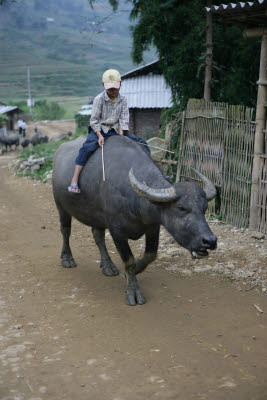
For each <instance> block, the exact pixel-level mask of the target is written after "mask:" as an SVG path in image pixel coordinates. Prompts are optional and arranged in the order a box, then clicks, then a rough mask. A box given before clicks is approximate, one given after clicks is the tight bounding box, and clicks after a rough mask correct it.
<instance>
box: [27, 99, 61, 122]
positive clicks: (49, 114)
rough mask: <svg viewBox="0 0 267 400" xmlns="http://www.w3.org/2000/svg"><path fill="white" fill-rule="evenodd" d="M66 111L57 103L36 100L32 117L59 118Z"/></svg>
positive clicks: (42, 118)
mask: <svg viewBox="0 0 267 400" xmlns="http://www.w3.org/2000/svg"><path fill="white" fill-rule="evenodd" d="M65 113H66V111H65V110H64V108H63V107H61V106H60V105H59V104H58V103H56V102H54V101H52V102H51V103H49V102H48V101H47V100H40V101H37V102H36V104H35V107H34V118H35V119H37V120H44V119H50V120H59V119H62V117H63V116H64V115H65Z"/></svg>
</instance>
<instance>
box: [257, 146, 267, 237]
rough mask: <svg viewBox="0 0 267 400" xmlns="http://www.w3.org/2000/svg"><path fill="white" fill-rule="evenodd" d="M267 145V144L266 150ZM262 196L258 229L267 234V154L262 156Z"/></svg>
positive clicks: (266, 148) (266, 147)
mask: <svg viewBox="0 0 267 400" xmlns="http://www.w3.org/2000/svg"><path fill="white" fill-rule="evenodd" d="M266 150H267V146H265V151H266ZM260 170H261V176H260V198H259V207H258V227H257V228H258V231H260V232H263V233H266V234H267V154H265V155H262V156H261V167H260Z"/></svg>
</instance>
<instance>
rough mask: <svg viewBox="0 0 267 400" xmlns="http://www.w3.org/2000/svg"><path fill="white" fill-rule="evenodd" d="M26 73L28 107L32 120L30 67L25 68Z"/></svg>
mask: <svg viewBox="0 0 267 400" xmlns="http://www.w3.org/2000/svg"><path fill="white" fill-rule="evenodd" d="M27 72H28V95H29V98H28V106H29V107H30V114H31V118H32V119H33V112H32V106H33V100H32V94H31V73H30V67H28V68H27Z"/></svg>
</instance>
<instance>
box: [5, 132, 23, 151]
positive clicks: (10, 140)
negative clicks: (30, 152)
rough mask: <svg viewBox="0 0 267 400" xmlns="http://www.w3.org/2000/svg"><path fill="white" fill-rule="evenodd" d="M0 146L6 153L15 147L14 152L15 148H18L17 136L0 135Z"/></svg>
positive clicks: (14, 134)
mask: <svg viewBox="0 0 267 400" xmlns="http://www.w3.org/2000/svg"><path fill="white" fill-rule="evenodd" d="M0 144H2V145H4V146H5V148H6V151H7V150H8V148H9V150H12V146H13V145H15V150H16V149H17V146H19V135H18V134H17V133H12V134H10V135H4V134H1V135H0Z"/></svg>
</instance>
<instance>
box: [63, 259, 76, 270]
mask: <svg viewBox="0 0 267 400" xmlns="http://www.w3.org/2000/svg"><path fill="white" fill-rule="evenodd" d="M61 265H62V267H64V268H74V267H77V264H76V262H75V261H74V259H73V258H72V257H62V260H61Z"/></svg>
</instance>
